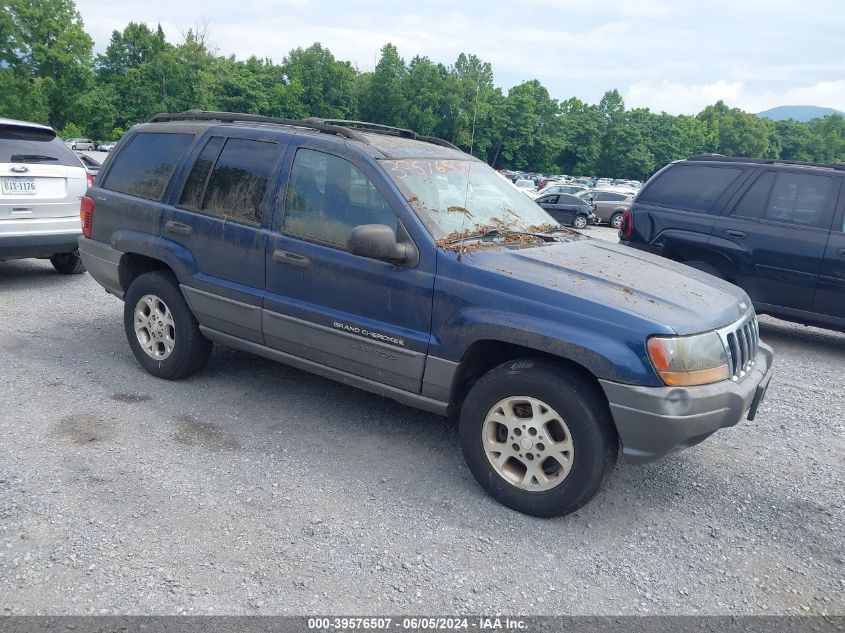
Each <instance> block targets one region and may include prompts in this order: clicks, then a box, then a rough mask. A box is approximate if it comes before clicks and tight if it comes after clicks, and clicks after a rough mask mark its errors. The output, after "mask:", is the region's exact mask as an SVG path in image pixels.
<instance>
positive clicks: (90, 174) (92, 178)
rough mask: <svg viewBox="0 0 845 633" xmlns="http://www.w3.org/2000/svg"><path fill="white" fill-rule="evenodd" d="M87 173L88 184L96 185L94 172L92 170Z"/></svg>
mask: <svg viewBox="0 0 845 633" xmlns="http://www.w3.org/2000/svg"><path fill="white" fill-rule="evenodd" d="M85 175H86V176H87V177H88V186H89V187H93V186H94V174H92V173H91V172H90V171H86V172H85Z"/></svg>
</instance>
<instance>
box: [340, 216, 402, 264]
mask: <svg viewBox="0 0 845 633" xmlns="http://www.w3.org/2000/svg"><path fill="white" fill-rule="evenodd" d="M346 247H347V248H348V249H349V252H350V253H353V254H355V255H360V256H361V257H369V258H370V259H382V260H385V261H389V262H393V263H394V264H407V263H411V262H412V261H413V260H415V259H416V258H415V257H414V256H415V255H416V248H415V247H414V245H413V243H402V244H400V243H398V242H397V241H396V234H395V233H394V232H393V229H391V228H390V227H389V226H387V225H386V224H361V225H360V226H356V227H355V228H354V229H352V232H351V233H350V234H349V239H348V240H347V241H346Z"/></svg>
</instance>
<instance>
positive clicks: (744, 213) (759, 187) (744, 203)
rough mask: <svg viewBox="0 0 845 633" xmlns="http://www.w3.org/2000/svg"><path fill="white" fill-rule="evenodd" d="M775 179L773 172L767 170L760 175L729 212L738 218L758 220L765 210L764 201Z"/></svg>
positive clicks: (767, 199)
mask: <svg viewBox="0 0 845 633" xmlns="http://www.w3.org/2000/svg"><path fill="white" fill-rule="evenodd" d="M774 181H775V174H774V172H771V171H767V172H766V173H765V174H763V175H762V176H760V177H759V178H758V179H757V180H756V181H755V182H754V184H753V185H751V187H750V188H749V189H748V191H746V192H745V195H743V196H742V200H740V201H739V204H738V205H736V207H735V208H734V210H733V211H732V212H731V215H732V216H735V217H739V218H750V219H752V220H759V219H760V218H762V217H763V211H765V210H766V203H767V202H768V201H769V192H770V191H771V190H772V183H773V182H774Z"/></svg>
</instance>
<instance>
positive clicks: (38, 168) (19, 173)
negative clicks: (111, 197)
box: [0, 119, 93, 275]
mask: <svg viewBox="0 0 845 633" xmlns="http://www.w3.org/2000/svg"><path fill="white" fill-rule="evenodd" d="M92 182H93V178H92V177H91V175H90V174H88V172H86V170H85V168H84V167H83V166H82V163H81V162H80V160H79V157H77V156H76V154H74V153H73V152H72V151H71V150H70V149H69V148H68V147H67V146H66V145H65V144H64V143H63V142H62V140H61V139H60V138H58V137H57V136H56V133H55V131H53V128H51V127H48V126H46V125H40V124H38V123H27V122H26V121H15V120H12V119H0V261H2V260H5V259H23V258H28V257H38V258H45V259H46V258H49V259H50V262H51V263H52V264H53V267H54V268H55V269H56V270H57V271H59V272H60V273H63V274H66V275H72V274H77V273H81V272H84V271H85V267H84V266H83V264H82V260H81V259H80V258H79V252H78V251H77V238H78V237H79V236H80V235H81V234H82V223H81V221H80V219H79V205H80V199H81V198H82V196H83V195H84V194H85V191H86V190H87V189H88V186H89V185H90V184H92Z"/></svg>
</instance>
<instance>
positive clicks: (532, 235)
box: [435, 218, 560, 253]
mask: <svg viewBox="0 0 845 633" xmlns="http://www.w3.org/2000/svg"><path fill="white" fill-rule="evenodd" d="M492 220H493V223H491V224H486V225H480V224H476V225H475V226H474V227H473V228H471V229H464V230H463V231H452V232H451V233H449V234H448V235H445V236H444V237H442V238H440V239H439V240H437V241H436V242H435V245H437V246H438V247H440V248H442V249H445V250H448V251H454V252H456V253H458V252H460V253H473V252H476V251H480V250H484V249H489V248H499V247H502V246H505V245H514V244H525V245H530V244H543V243H545V242H549V241H558V239H557V238H550V237H548V236H544V235H543V233H551V232H557V231H559V230H560V228H558V227H555V226H554V225H552V224H549V225H542V226H539V227H529V229H528V230H522V229H515V228H511V226H510V225H508V223H506V222H503V221H502V220H500V219H499V218H492ZM538 228H539V229H542V230H540V231H537V230H534V229H538ZM467 242H471V243H467Z"/></svg>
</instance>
